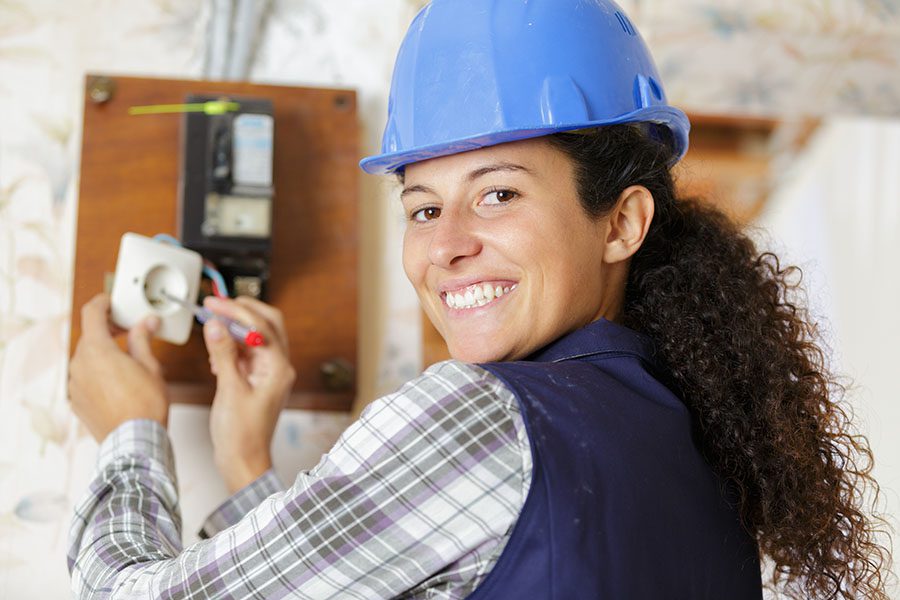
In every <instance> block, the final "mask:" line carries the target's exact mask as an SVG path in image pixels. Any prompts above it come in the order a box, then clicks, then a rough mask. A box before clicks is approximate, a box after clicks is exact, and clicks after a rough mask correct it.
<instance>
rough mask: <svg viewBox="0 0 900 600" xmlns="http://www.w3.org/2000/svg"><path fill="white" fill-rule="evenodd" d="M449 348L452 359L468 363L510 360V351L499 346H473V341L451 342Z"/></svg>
mask: <svg viewBox="0 0 900 600" xmlns="http://www.w3.org/2000/svg"><path fill="white" fill-rule="evenodd" d="M447 348H448V349H449V350H450V356H451V357H453V358H454V359H456V360H460V361H462V362H467V363H486V362H496V361H501V360H509V358H508V356H509V353H508V351H505V350H503V349H502V348H500V347H499V346H490V345H484V344H473V343H472V340H465V341H460V342H459V343H453V342H449V343H448V344H447Z"/></svg>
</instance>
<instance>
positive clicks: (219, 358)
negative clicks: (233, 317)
mask: <svg viewBox="0 0 900 600" xmlns="http://www.w3.org/2000/svg"><path fill="white" fill-rule="evenodd" d="M203 341H204V342H205V343H206V351H207V352H209V360H210V362H211V363H213V364H215V366H216V371H215V372H216V376H217V377H218V378H219V379H222V378H226V379H230V378H232V377H237V376H238V367H237V359H238V348H237V343H236V342H235V341H234V339H233V338H232V337H231V336H230V335H228V330H227V329H225V326H224V325H223V324H222V323H220V322H219V321H218V320H216V319H210V320H209V321H207V322H206V324H205V325H204V326H203Z"/></svg>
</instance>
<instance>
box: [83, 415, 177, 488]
mask: <svg viewBox="0 0 900 600" xmlns="http://www.w3.org/2000/svg"><path fill="white" fill-rule="evenodd" d="M134 455H139V456H142V457H146V458H149V459H151V460H154V461H156V462H158V463H159V464H161V465H163V467H164V468H165V469H166V472H167V473H168V475H169V476H170V477H171V479H172V481H173V482H174V481H175V456H174V455H173V453H172V444H171V442H170V441H169V434H168V432H166V429H165V427H163V426H162V424H161V423H159V422H158V421H154V420H152V419H135V420H133V421H125V422H124V423H122V424H121V425H119V426H118V427H116V428H115V429H113V430H112V432H111V433H110V434H109V435H107V436H106V439H104V440H103V443H101V444H100V450H99V452H98V454H97V468H98V470H99V471H103V470H104V469H105V468H106V467H107V466H109V465H110V464H111V463H113V462H115V461H116V460H118V459H120V458H123V457H126V456H134Z"/></svg>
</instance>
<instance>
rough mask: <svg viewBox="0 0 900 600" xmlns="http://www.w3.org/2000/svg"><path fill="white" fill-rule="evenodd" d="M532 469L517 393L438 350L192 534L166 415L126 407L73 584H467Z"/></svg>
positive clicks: (359, 589) (75, 544)
mask: <svg viewBox="0 0 900 600" xmlns="http://www.w3.org/2000/svg"><path fill="white" fill-rule="evenodd" d="M530 482H531V451H530V448H529V444H528V438H527V434H526V432H525V427H524V423H523V421H522V417H521V415H520V413H519V408H518V405H517V402H516V399H515V397H514V396H513V394H512V392H510V391H509V390H508V389H507V388H506V387H505V386H504V385H503V384H502V383H501V382H500V381H499V380H498V379H497V378H496V377H494V376H493V375H491V374H490V373H488V372H487V371H485V370H483V369H481V368H479V367H477V366H473V365H467V364H464V363H460V362H456V361H447V362H444V363H440V364H438V365H435V366H433V367H431V368H430V369H428V370H427V371H426V372H425V373H424V374H423V375H422V376H420V377H419V378H417V379H415V380H413V381H411V382H409V383H407V384H406V385H404V386H403V387H402V388H401V389H400V390H399V391H397V392H396V393H394V394H391V395H389V396H385V397H384V398H381V399H379V400H377V401H376V402H374V403H373V404H372V405H371V406H370V407H369V408H367V409H366V411H365V412H364V413H363V414H362V416H361V417H360V419H359V421H357V422H356V423H354V424H353V425H352V426H350V427H349V428H348V429H347V431H345V432H344V434H343V435H342V436H341V438H340V439H339V440H338V441H337V443H336V445H335V446H334V448H333V449H332V450H331V451H330V452H329V453H328V454H326V455H325V456H323V457H322V459H321V461H320V462H319V464H318V465H317V466H316V467H314V468H313V469H312V470H311V471H304V472H301V473H300V474H299V475H298V476H297V479H296V481H295V482H294V484H293V485H292V486H291V487H290V488H289V489H288V490H286V491H282V490H281V486H280V484H279V482H278V480H277V478H276V477H275V475H274V474H273V473H272V472H268V473H266V474H265V475H263V476H262V477H261V478H260V479H258V480H257V481H256V482H254V483H253V484H251V485H250V486H248V487H246V488H244V489H243V490H241V491H240V492H238V493H237V494H235V495H234V496H233V497H232V498H230V499H229V500H228V501H227V502H226V503H225V504H224V505H223V506H221V507H220V508H219V509H217V510H216V512H214V513H213V514H212V515H211V516H210V517H209V518H208V519H207V521H206V523H205V524H204V526H203V530H202V532H201V535H203V536H204V537H207V538H208V539H203V540H201V541H200V542H198V543H196V544H194V545H192V546H190V547H188V548H183V547H182V543H181V518H180V513H179V508H178V492H177V485H176V481H175V470H174V462H173V457H172V450H171V447H170V445H169V439H168V437H167V435H166V432H165V430H164V429H163V428H162V427H161V426H160V425H159V424H157V423H155V422H153V421H130V422H128V423H124V424H123V425H121V426H120V427H119V428H117V429H116V430H115V431H114V432H113V433H111V434H110V435H109V436H108V437H107V439H106V440H104V442H103V444H102V445H101V448H100V457H99V473H98V475H97V477H96V478H95V479H94V481H93V482H92V483H91V486H90V489H89V492H88V494H87V496H86V497H85V499H84V500H83V501H82V502H81V503H80V504H79V505H78V507H77V508H76V512H75V517H74V520H73V523H72V529H71V536H70V549H69V570H70V572H71V575H72V586H73V590H74V592H75V596H76V597H78V598H86V597H90V598H109V597H115V598H132V597H139V598H148V597H152V598H282V597H293V598H309V599H314V600H325V599H326V598H360V599H362V598H395V597H403V598H462V597H464V596H466V595H468V594H469V593H471V592H472V591H473V590H474V589H475V587H476V586H477V585H478V584H479V582H480V581H481V580H482V579H483V578H484V577H485V575H486V574H487V573H488V572H489V571H490V569H491V568H492V567H493V565H494V564H495V562H496V561H497V558H498V557H499V555H500V553H501V552H502V550H503V547H504V545H505V544H506V541H507V540H508V538H509V535H510V533H511V529H512V526H513V524H514V523H515V521H516V519H517V517H518V514H519V512H520V510H521V508H522V506H523V504H524V502H525V497H526V495H527V493H528V487H529V484H530Z"/></svg>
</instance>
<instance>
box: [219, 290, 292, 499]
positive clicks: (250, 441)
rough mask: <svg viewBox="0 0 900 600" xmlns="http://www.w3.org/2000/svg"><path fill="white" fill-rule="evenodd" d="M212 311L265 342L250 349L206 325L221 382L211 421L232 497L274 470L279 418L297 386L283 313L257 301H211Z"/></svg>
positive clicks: (222, 328)
mask: <svg viewBox="0 0 900 600" xmlns="http://www.w3.org/2000/svg"><path fill="white" fill-rule="evenodd" d="M203 304H204V306H205V307H206V308H208V309H209V310H211V311H212V312H214V313H216V314H218V315H222V316H224V317H228V318H231V319H234V320H236V321H240V322H241V323H243V324H245V325H249V326H251V327H253V328H255V329H256V330H257V331H259V332H260V333H261V334H262V335H263V337H264V338H265V344H264V345H262V346H258V347H255V348H250V347H247V346H244V345H242V344H239V343H238V342H236V341H235V340H234V339H232V338H231V336H230V335H228V331H227V330H226V328H225V326H224V325H223V324H222V323H221V322H219V321H217V320H215V319H210V320H209V321H207V323H206V325H204V327H203V338H204V340H205V341H206V348H207V350H208V351H209V361H210V367H211V368H212V371H213V373H214V374H215V375H216V377H217V379H218V382H217V386H216V395H215V398H214V399H213V404H212V410H211V412H210V417H209V429H210V433H211V435H212V443H213V452H214V455H215V462H216V467H217V468H218V469H219V472H220V473H221V474H222V477H223V478H224V480H225V484H226V485H227V486H228V489H229V490H230V491H231V492H232V493H233V492H236V491H238V490H239V489H241V488H243V487H244V486H246V485H248V484H249V483H251V482H253V481H254V480H255V479H256V478H258V477H259V476H260V475H262V474H263V473H265V472H266V471H267V470H268V469H270V468H271V467H272V457H271V445H272V436H273V434H274V432H275V424H276V423H277V422H278V416H279V414H280V413H281V409H282V408H284V404H285V402H286V400H287V397H288V394H289V393H290V391H291V386H292V385H293V384H294V378H295V376H296V375H295V372H294V369H293V367H291V362H290V359H289V355H288V340H287V332H286V331H285V328H284V320H283V318H282V316H281V312H280V311H279V310H278V309H276V308H274V307H272V306H269V305H268V304H264V303H263V302H260V301H259V300H254V299H252V298H238V299H237V300H227V299H221V298H215V297H212V296H211V297H208V298H206V300H205V301H204V303H203Z"/></svg>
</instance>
